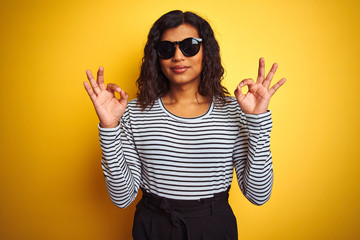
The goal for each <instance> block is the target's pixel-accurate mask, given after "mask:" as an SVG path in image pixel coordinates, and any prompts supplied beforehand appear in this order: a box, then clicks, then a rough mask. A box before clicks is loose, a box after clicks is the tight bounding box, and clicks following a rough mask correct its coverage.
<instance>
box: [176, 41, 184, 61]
mask: <svg viewBox="0 0 360 240" xmlns="http://www.w3.org/2000/svg"><path fill="white" fill-rule="evenodd" d="M184 59H185V56H184V54H183V53H182V51H181V50H180V47H179V44H176V45H175V54H174V57H173V61H176V62H177V61H182V60H184Z"/></svg>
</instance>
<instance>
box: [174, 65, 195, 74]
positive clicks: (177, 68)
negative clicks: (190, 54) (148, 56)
mask: <svg viewBox="0 0 360 240" xmlns="http://www.w3.org/2000/svg"><path fill="white" fill-rule="evenodd" d="M189 68H190V67H187V66H175V67H172V68H171V70H173V71H174V72H175V73H183V72H186V70H188V69H189Z"/></svg>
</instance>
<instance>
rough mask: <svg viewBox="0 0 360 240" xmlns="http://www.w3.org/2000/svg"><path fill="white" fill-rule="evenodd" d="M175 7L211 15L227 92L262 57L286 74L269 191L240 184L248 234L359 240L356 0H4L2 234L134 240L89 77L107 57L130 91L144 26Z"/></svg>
mask: <svg viewBox="0 0 360 240" xmlns="http://www.w3.org/2000/svg"><path fill="white" fill-rule="evenodd" d="M172 9H181V10H192V11H195V12H197V13H199V14H200V15H202V16H204V17H205V18H207V19H208V20H209V22H210V23H211V24H212V26H213V28H214V30H215V32H216V36H217V38H218V40H219V42H220V45H221V53H222V57H223V62H224V65H225V68H226V79H225V84H226V86H227V87H228V88H229V90H231V92H232V91H233V89H234V88H235V86H236V85H237V84H238V82H239V81H240V80H242V79H243V78H248V77H253V78H255V77H256V73H257V61H258V58H259V57H261V56H263V57H265V60H266V63H267V67H268V68H267V69H269V67H270V64H271V63H272V62H274V61H276V62H278V63H279V69H278V72H277V74H276V79H277V80H278V79H280V78H281V77H286V78H287V79H288V81H287V82H286V83H285V85H284V86H283V87H282V89H280V90H279V91H278V92H277V93H276V94H275V96H274V98H273V100H272V103H271V106H270V108H271V110H272V112H273V121H274V128H273V132H272V142H271V149H272V152H273V161H274V174H275V179H274V187H273V194H272V197H271V199H270V201H269V202H268V203H267V204H265V205H264V206H262V207H256V206H253V205H251V204H250V203H249V202H248V201H247V200H246V199H245V198H244V197H243V196H241V193H240V191H239V190H238V187H237V186H236V185H235V184H233V188H232V190H231V197H230V201H231V204H232V206H233V209H234V212H235V213H236V217H237V220H238V225H239V239H246V240H251V239H359V238H360V232H359V230H357V229H358V228H357V227H358V225H359V222H358V218H359V213H360V211H359V210H360V209H359V208H360V207H359V202H360V189H359V187H360V177H359V175H360V174H359V168H360V158H359V156H358V155H359V140H358V138H359V135H360V131H359V130H360V128H359V122H360V121H359V103H360V102H359V94H358V92H359V89H360V81H359V76H358V73H357V72H358V71H359V63H358V59H359V56H360V51H359V50H360V47H359V43H360V31H359V29H360V28H359V27H360V17H359V16H360V4H359V1H357V0H353V1H351V0H342V1H340V0H338V1H334V0H326V1H325V0H303V1H292V0H271V1H265V0H264V1H261V0H246V1H244V0H240V1H235V0H233V1H230V0H223V1H208V0H198V1H194V0H191V1H190V0H181V1H170V0H152V1H146V0H141V1H109V0H103V1H83V0H79V1H44V0H38V1H6V2H2V4H1V7H0V24H1V25H0V27H1V28H0V30H1V40H0V41H1V44H0V59H1V64H0V68H1V83H0V100H1V117H0V121H1V122H0V123H1V124H0V126H1V135H0V136H1V151H0V171H1V173H0V182H1V187H0V239H129V238H130V234H131V223H132V218H133V213H134V206H135V204H132V205H131V206H130V207H129V208H128V209H125V210H121V209H118V208H117V207H115V206H114V205H112V203H111V202H110V200H109V198H108V196H107V193H106V189H105V186H104V182H103V176H102V171H101V166H100V156H101V153H100V148H99V144H98V130H97V118H96V114H95V112H94V110H93V108H92V105H91V102H90V99H89V98H88V96H87V94H86V92H85V90H84V89H83V85H82V81H84V80H86V75H85V70H86V69H88V68H89V69H92V70H93V71H96V69H97V68H98V66H100V65H102V66H104V68H105V77H106V78H105V80H106V81H107V82H116V83H118V84H119V85H120V86H122V87H123V88H124V89H125V90H126V91H127V92H128V93H129V94H130V96H131V97H134V96H135V91H136V89H135V84H134V83H135V79H136V77H137V76H138V72H139V63H140V59H141V56H142V49H143V46H144V43H145V40H146V36H147V33H148V31H149V29H150V27H151V25H152V24H153V22H154V21H155V20H156V19H157V18H158V17H160V16H161V15H162V14H163V13H165V12H167V11H169V10H172ZM234 183H235V182H234Z"/></svg>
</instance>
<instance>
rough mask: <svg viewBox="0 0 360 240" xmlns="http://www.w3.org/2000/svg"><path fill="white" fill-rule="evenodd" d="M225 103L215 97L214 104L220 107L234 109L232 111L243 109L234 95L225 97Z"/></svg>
mask: <svg viewBox="0 0 360 240" xmlns="http://www.w3.org/2000/svg"><path fill="white" fill-rule="evenodd" d="M225 100H226V102H225V104H223V103H221V102H220V101H219V100H217V99H214V105H215V107H216V108H218V109H222V110H232V111H241V110H240V107H239V104H238V103H237V100H236V98H235V97H233V96H226V97H225Z"/></svg>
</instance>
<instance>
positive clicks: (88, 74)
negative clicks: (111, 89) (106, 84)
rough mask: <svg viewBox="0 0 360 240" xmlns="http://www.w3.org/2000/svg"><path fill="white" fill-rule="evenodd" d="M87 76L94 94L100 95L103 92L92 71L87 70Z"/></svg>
mask: <svg viewBox="0 0 360 240" xmlns="http://www.w3.org/2000/svg"><path fill="white" fill-rule="evenodd" d="M86 76H87V78H88V80H89V82H90V85H91V87H92V89H93V90H94V92H95V93H96V94H99V93H100V92H101V90H100V88H99V85H98V84H97V82H96V81H95V79H94V77H93V75H92V73H91V71H90V70H86Z"/></svg>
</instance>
